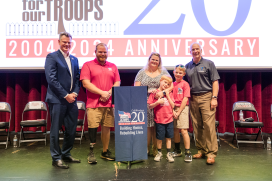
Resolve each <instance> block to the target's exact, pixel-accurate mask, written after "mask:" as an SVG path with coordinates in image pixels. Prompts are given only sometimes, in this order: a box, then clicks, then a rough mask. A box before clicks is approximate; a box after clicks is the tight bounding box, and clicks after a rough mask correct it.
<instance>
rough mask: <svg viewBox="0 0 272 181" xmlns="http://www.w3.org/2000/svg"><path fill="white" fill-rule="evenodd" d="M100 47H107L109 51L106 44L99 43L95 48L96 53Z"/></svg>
mask: <svg viewBox="0 0 272 181" xmlns="http://www.w3.org/2000/svg"><path fill="white" fill-rule="evenodd" d="M98 46H104V47H106V48H107V50H108V46H107V45H106V44H105V43H98V44H97V45H96V46H95V51H97V47H98Z"/></svg>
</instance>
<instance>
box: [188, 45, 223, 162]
mask: <svg viewBox="0 0 272 181" xmlns="http://www.w3.org/2000/svg"><path fill="white" fill-rule="evenodd" d="M190 53H191V55H192V57H193V59H192V61H191V62H189V63H187V64H186V76H187V80H188V82H189V84H190V88H191V99H190V116H191V119H192V122H193V128H194V133H195V138H196V147H197V149H198V153H197V154H195V155H193V158H195V159H197V158H204V157H205V156H207V164H214V162H215V157H216V155H217V151H218V144H217V138H216V132H215V112H216V107H217V95H218V91H219V83H218V79H220V77H219V75H218V72H217V70H216V68H215V65H214V63H213V62H212V61H210V60H207V59H204V58H203V57H202V56H201V54H202V47H201V45H200V44H199V43H192V44H191V46H190Z"/></svg>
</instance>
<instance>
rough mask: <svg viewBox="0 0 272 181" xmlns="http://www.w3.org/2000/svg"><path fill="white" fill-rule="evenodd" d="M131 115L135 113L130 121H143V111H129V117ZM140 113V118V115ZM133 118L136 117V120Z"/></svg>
mask: <svg viewBox="0 0 272 181" xmlns="http://www.w3.org/2000/svg"><path fill="white" fill-rule="evenodd" d="M132 115H135V117H134V118H133V119H132V121H131V122H138V121H139V122H144V113H143V112H138V114H137V113H136V112H132V113H131V117H133V116H132ZM140 115H142V119H141V116H140ZM135 118H138V119H137V120H135Z"/></svg>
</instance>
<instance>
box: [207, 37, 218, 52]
mask: <svg viewBox="0 0 272 181" xmlns="http://www.w3.org/2000/svg"><path fill="white" fill-rule="evenodd" d="M212 42H214V43H215V44H217V41H216V40H215V39H211V40H210V41H209V44H210V46H211V47H212V49H214V53H213V52H212V51H211V50H209V52H210V54H211V55H216V54H217V48H216V47H215V46H214V45H213V44H212Z"/></svg>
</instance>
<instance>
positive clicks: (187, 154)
mask: <svg viewBox="0 0 272 181" xmlns="http://www.w3.org/2000/svg"><path fill="white" fill-rule="evenodd" d="M184 161H185V162H191V161H192V154H191V152H190V151H188V152H185V156H184Z"/></svg>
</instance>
